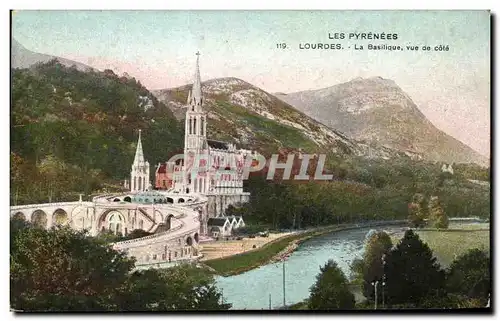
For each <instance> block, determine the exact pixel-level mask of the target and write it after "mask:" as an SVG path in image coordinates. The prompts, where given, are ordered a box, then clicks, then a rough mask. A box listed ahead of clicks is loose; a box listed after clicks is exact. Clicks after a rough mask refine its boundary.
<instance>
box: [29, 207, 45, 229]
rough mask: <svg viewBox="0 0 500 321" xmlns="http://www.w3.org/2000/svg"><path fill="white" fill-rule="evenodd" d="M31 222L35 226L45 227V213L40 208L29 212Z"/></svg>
mask: <svg viewBox="0 0 500 321" xmlns="http://www.w3.org/2000/svg"><path fill="white" fill-rule="evenodd" d="M31 222H32V223H33V225H34V226H36V227H42V228H46V227H47V214H46V213H45V212H44V211H42V210H36V211H34V212H33V214H31Z"/></svg>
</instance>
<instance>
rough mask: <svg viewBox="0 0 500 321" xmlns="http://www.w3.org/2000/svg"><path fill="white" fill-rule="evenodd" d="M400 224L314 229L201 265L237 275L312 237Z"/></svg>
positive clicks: (343, 225) (222, 274)
mask: <svg viewBox="0 0 500 321" xmlns="http://www.w3.org/2000/svg"><path fill="white" fill-rule="evenodd" d="M398 224H406V221H404V220H398V221H389V222H371V223H362V224H340V225H333V226H328V227H321V228H314V229H310V230H306V231H302V232H297V233H295V234H291V235H288V236H284V237H281V238H278V239H276V240H274V241H272V242H269V243H267V244H266V245H264V246H262V247H261V248H259V249H255V250H251V251H248V252H244V253H241V254H237V255H232V256H228V257H224V258H220V259H213V260H207V261H204V262H201V263H202V264H204V265H206V266H208V267H209V268H210V269H211V270H212V271H214V273H216V274H218V275H221V276H231V275H237V274H241V273H244V272H247V271H250V270H253V269H255V268H258V267H259V266H261V265H266V264H269V263H273V262H277V261H280V260H281V259H283V258H284V257H285V256H288V255H289V254H291V253H292V252H293V251H295V249H297V247H298V246H299V245H300V243H302V242H304V241H306V240H308V239H310V238H312V237H317V236H321V235H323V234H327V233H333V232H337V231H343V230H349V229H357V228H366V227H376V226H380V225H398Z"/></svg>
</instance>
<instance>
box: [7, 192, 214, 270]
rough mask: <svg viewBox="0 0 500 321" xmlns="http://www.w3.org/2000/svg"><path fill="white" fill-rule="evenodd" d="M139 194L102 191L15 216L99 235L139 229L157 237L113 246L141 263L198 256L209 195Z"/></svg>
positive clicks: (25, 208) (14, 209) (13, 210)
mask: <svg viewBox="0 0 500 321" xmlns="http://www.w3.org/2000/svg"><path fill="white" fill-rule="evenodd" d="M134 196H135V195H134V194H130V193H128V194H106V195H99V196H96V197H94V198H93V199H92V201H90V202H83V201H81V200H80V201H77V202H61V203H42V204H29V205H18V206H11V207H10V216H11V217H12V218H17V219H23V220H25V221H28V222H31V223H32V224H33V225H35V226H37V227H40V228H45V229H49V228H51V227H54V226H70V227H71V228H73V229H75V230H86V231H87V232H88V233H89V235H91V236H96V235H98V234H99V233H100V232H102V231H106V230H107V231H111V232H113V233H115V234H121V235H127V234H128V233H130V232H131V231H133V230H135V229H142V230H144V231H147V232H150V233H153V234H152V235H149V236H146V237H142V238H137V239H132V240H126V241H121V242H116V243H113V248H115V249H116V250H120V251H124V252H125V253H127V254H128V255H129V256H130V257H134V258H135V259H136V266H137V267H140V266H141V265H143V266H146V265H151V264H158V265H159V264H165V263H167V264H168V263H171V262H176V261H183V260H194V259H197V258H198V257H199V256H200V255H199V253H198V243H199V236H200V234H204V233H205V231H204V226H206V221H207V198H205V197H203V196H201V195H196V194H189V195H187V194H186V195H183V194H173V193H172V194H168V195H165V196H166V198H165V200H166V202H165V203H161V204H155V203H152V204H145V203H135V202H132V200H133V198H134Z"/></svg>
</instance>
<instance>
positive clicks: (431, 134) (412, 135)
mask: <svg viewBox="0 0 500 321" xmlns="http://www.w3.org/2000/svg"><path fill="white" fill-rule="evenodd" d="M276 96H277V97H278V98H280V99H282V100H283V101H285V102H287V103H289V104H290V105H292V106H294V107H296V108H297V109H299V110H301V111H302V112H304V113H305V114H307V115H309V116H310V117H312V118H314V119H316V120H319V121H321V122H323V123H324V124H325V125H327V126H328V127H330V128H334V129H336V130H339V131H342V132H344V133H345V134H346V135H347V136H349V137H352V138H353V139H356V140H361V141H365V142H367V143H370V142H375V143H376V144H378V145H382V146H386V147H388V148H393V149H398V150H401V151H406V152H410V153H416V154H420V155H422V156H423V157H424V158H425V159H427V160H433V161H445V162H450V163H451V162H457V163H458V162H466V163H468V162H475V163H479V164H486V163H487V162H488V160H487V159H486V158H485V157H484V156H482V155H480V154H479V153H477V152H476V151H474V150H473V149H472V148H470V147H469V146H467V145H465V144H464V143H462V142H460V141H458V140H456V139H455V138H453V137H451V136H449V135H447V134H445V133H444V132H442V131H440V130H439V129H437V128H436V127H435V126H434V125H433V124H432V123H431V122H430V121H429V120H428V119H427V118H426V117H425V116H424V115H423V114H422V113H421V112H420V110H419V109H418V107H417V106H416V105H415V103H414V102H413V101H412V100H411V98H410V97H409V96H408V95H407V94H406V93H405V92H404V91H403V90H402V89H401V88H400V87H399V86H398V85H397V84H396V83H395V82H394V81H392V80H389V79H383V78H380V77H373V78H368V79H363V78H356V79H354V80H352V81H349V82H346V83H342V84H338V85H335V86H332V87H328V88H323V89H318V90H310V91H301V92H295V93H290V94H282V93H280V94H276Z"/></svg>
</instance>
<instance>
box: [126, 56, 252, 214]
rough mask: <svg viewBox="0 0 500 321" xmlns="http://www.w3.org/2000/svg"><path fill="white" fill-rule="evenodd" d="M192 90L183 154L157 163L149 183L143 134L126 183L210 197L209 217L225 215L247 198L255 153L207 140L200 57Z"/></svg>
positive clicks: (135, 190) (137, 187) (140, 189)
mask: <svg viewBox="0 0 500 321" xmlns="http://www.w3.org/2000/svg"><path fill="white" fill-rule="evenodd" d="M196 55H197V57H196V68H195V74H194V82H193V86H192V89H191V90H190V91H189V94H188V98H187V101H186V118H185V124H184V128H185V137H184V154H183V155H179V156H180V157H178V158H177V159H175V160H169V161H167V162H164V163H160V164H158V165H157V166H156V170H155V180H154V182H153V183H154V185H151V183H150V180H149V178H150V176H149V170H150V165H149V163H148V162H147V161H146V160H145V158H144V155H143V151H142V144H141V140H140V139H141V137H140V135H141V133H140V132H139V141H138V143H137V150H136V155H135V158H134V163H133V165H132V169H131V172H130V182H127V185H128V186H129V188H130V192H132V193H141V192H146V191H149V190H152V189H153V187H154V189H156V190H158V191H161V192H164V193H167V194H171V193H172V194H198V195H203V196H206V197H207V198H208V205H207V206H208V208H207V212H208V213H209V216H210V217H221V216H224V212H225V209H226V208H227V207H228V206H229V205H232V204H236V203H244V202H247V201H248V198H249V193H247V192H244V191H243V169H244V165H245V164H248V163H252V160H253V159H254V156H255V155H257V154H256V152H253V151H250V150H245V149H239V148H237V147H236V145H234V144H232V143H228V142H221V141H216V140H210V139H207V125H208V122H207V112H206V111H205V110H204V106H205V99H204V96H203V91H202V83H201V76H200V67H199V58H200V54H199V53H197V54H196Z"/></svg>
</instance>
